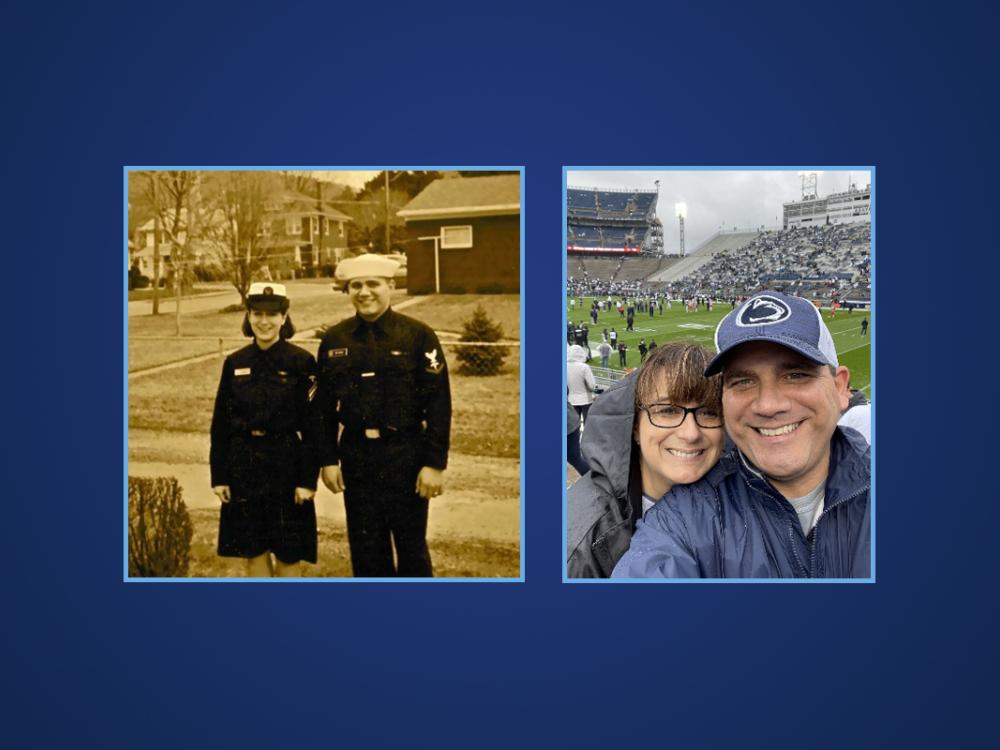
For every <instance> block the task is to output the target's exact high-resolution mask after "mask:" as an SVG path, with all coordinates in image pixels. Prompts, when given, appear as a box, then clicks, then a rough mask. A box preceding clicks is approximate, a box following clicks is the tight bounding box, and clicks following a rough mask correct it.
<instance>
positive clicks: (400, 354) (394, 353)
mask: <svg viewBox="0 0 1000 750" xmlns="http://www.w3.org/2000/svg"><path fill="white" fill-rule="evenodd" d="M389 354H391V355H392V356H393V357H402V356H403V353H402V352H401V351H399V350H398V349H393V350H392V351H391V352H389Z"/></svg>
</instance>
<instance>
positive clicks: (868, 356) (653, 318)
mask: <svg viewBox="0 0 1000 750" xmlns="http://www.w3.org/2000/svg"><path fill="white" fill-rule="evenodd" d="M564 180H565V196H564V197H565V210H566V213H565V225H564V232H565V235H564V237H565V247H566V271H565V273H566V277H565V278H566V285H565V292H566V307H565V311H566V318H565V325H566V352H567V354H566V372H565V382H566V411H565V414H566V463H565V465H564V466H565V468H564V470H565V472H566V474H565V487H566V506H565V511H566V512H565V519H564V530H565V535H566V536H565V543H566V570H565V576H564V580H570V581H579V580H583V579H588V580H595V579H609V578H610V579H617V580H623V581H635V582H639V581H641V582H646V581H670V580H673V581H688V582H696V581H704V580H714V581H760V580H782V581H802V580H813V579H822V580H827V581H832V580H836V581H845V582H846V581H863V582H873V581H874V560H873V555H872V550H873V549H874V546H873V543H872V539H871V527H872V523H871V517H872V511H873V506H874V497H873V496H872V491H871V490H872V481H871V476H872V470H873V467H874V462H873V459H872V455H873V444H872V410H873V401H874V396H873V391H874V388H873V363H872V339H873V338H874V334H875V329H874V314H873V313H874V308H873V305H872V302H873V295H872V291H873V289H872V278H873V269H872V258H873V247H874V232H873V226H874V221H873V218H874V212H873V205H874V203H873V187H874V169H873V168H870V167H859V168H848V167H836V168H830V167H827V168H822V169H820V168H795V169H792V168H757V169H739V168H717V167H707V168H703V169H695V168H689V167H685V168H676V169H669V168H648V169H628V170H626V169H621V170H619V169H612V168H608V169H582V168H581V169H574V168H566V169H565V170H564Z"/></svg>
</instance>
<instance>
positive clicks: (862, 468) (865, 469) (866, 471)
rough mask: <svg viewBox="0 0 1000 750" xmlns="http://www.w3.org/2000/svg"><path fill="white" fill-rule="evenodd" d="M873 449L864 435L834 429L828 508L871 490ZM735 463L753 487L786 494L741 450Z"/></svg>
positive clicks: (825, 502)
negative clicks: (870, 460)
mask: <svg viewBox="0 0 1000 750" xmlns="http://www.w3.org/2000/svg"><path fill="white" fill-rule="evenodd" d="M869 450H870V449H869V447H868V443H867V442H866V441H865V439H864V438H863V437H861V436H860V435H857V434H856V433H852V434H849V432H847V431H844V430H841V429H840V428H839V427H838V428H837V429H835V430H834V432H833V437H831V438H830V470H829V473H828V474H827V476H826V496H825V498H824V501H823V504H824V507H825V508H827V509H829V508H832V507H834V506H836V505H839V504H840V503H842V502H845V501H847V500H850V499H852V498H855V497H857V496H859V495H860V494H861V493H862V492H864V491H866V490H868V489H870V486H871V467H870V465H869V456H870V453H869ZM735 463H736V465H737V467H738V470H739V472H740V474H741V475H742V476H743V477H744V479H746V481H747V483H748V484H749V485H750V486H751V487H753V488H755V489H757V490H761V491H764V492H767V493H768V494H770V495H773V496H775V497H779V498H783V497H784V496H783V495H782V494H781V493H780V492H778V490H776V489H775V488H774V485H772V484H771V482H770V480H768V478H767V477H765V476H764V474H763V472H761V470H760V469H758V468H757V467H756V466H754V465H753V463H752V462H751V461H750V459H748V458H747V457H746V456H745V455H743V451H741V450H739V449H737V450H736V452H735ZM720 464H721V462H720Z"/></svg>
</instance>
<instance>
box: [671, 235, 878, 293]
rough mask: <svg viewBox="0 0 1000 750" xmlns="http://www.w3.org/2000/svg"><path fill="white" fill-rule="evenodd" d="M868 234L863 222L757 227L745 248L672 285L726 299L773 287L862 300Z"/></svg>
mask: <svg viewBox="0 0 1000 750" xmlns="http://www.w3.org/2000/svg"><path fill="white" fill-rule="evenodd" d="M870 237H871V226H870V224H868V223H867V222H865V223H859V224H838V225H832V226H819V227H796V228H791V229H786V230H783V231H771V232H763V233H761V234H760V235H758V236H757V238H756V239H754V240H753V241H752V242H751V243H750V244H749V245H747V246H745V247H742V248H739V249H735V250H729V251H724V252H721V253H719V254H718V255H717V256H716V257H714V258H713V259H712V260H711V261H709V262H708V263H706V264H705V265H704V266H702V267H701V268H699V269H698V270H697V271H696V272H694V273H693V274H690V275H689V276H686V277H684V278H683V279H680V280H679V281H678V282H676V283H675V285H674V286H675V287H676V289H677V291H678V292H679V293H680V294H681V295H682V296H684V297H685V298H687V297H693V296H696V295H704V294H708V295H711V296H713V297H715V298H717V299H728V298H730V297H732V296H733V295H742V294H752V293H753V292H755V291H758V290H760V289H774V290H777V291H785V292H789V293H791V294H796V295H799V296H802V297H810V298H814V299H824V300H831V299H833V300H837V299H853V300H867V299H869V298H870V296H871V255H870Z"/></svg>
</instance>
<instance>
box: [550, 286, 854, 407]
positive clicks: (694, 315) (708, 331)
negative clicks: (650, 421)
mask: <svg viewBox="0 0 1000 750" xmlns="http://www.w3.org/2000/svg"><path fill="white" fill-rule="evenodd" d="M591 299H592V298H589V297H584V299H583V307H582V309H581V306H580V303H579V300H577V304H576V307H575V308H571V307H569V302H568V301H567V310H568V311H569V313H568V314H569V322H571V323H572V324H573V326H574V327H575V326H576V325H577V324H578V323H581V322H583V323H586V324H587V325H589V326H590V348H591V353H592V354H594V355H595V356H594V359H592V360H590V364H591V365H598V366H599V365H600V358H599V357H597V356H596V354H597V345H598V344H599V343H601V334H602V332H603V329H605V328H607V329H608V331H609V332H610V331H611V329H612V328H614V329H615V330H616V331H617V332H618V341H619V342H622V341H624V342H625V344H626V345H627V346H628V355H627V357H626V363H627V365H626V366H627V367H629V368H632V367H638V366H639V349H638V344H639V339H641V338H644V339H646V344H647V345H649V342H650V341H651V340H655V341H656V343H657V344H663V343H665V342H667V341H676V340H679V339H680V340H686V341H696V342H698V343H699V344H702V345H704V346H706V347H708V348H709V349H711V350H713V351H714V350H715V339H714V337H715V326H716V325H718V323H719V321H720V320H722V318H723V317H725V315H726V314H727V313H729V312H731V311H732V306H731V305H728V304H718V305H716V306H715V307H714V308H713V309H712V312H706V311H705V308H704V306H702V307H700V308H699V309H698V312H690V313H689V312H684V306H683V305H682V304H679V303H677V302H674V303H673V304H672V305H671V307H670V309H669V310H668V309H667V308H666V306H664V308H663V315H660V314H659V312H657V313H656V315H654V316H653V317H650V316H649V313H648V312H645V313H638V312H637V313H636V315H635V326H634V328H635V332H632V331H626V330H625V325H626V323H625V317H624V316H619V314H618V311H617V310H613V309H612V310H611V311H609V312H604V313H602V314H600V315H599V316H598V318H597V325H596V326H595V325H593V322H592V321H591V319H590V317H589V312H590V303H591ZM822 313H823V320H824V321H825V322H826V325H827V327H828V328H829V329H830V333H831V335H832V336H833V341H834V343H835V344H836V346H837V358H838V359H839V360H840V364H842V365H845V366H847V368H848V369H850V371H851V387H852V388H858V389H861V390H862V391H864V393H865V395H866V396H869V397H871V341H870V338H871V332H872V331H871V326H870V325H869V328H868V333H867V334H866V335H864V336H862V335H861V321H862V320H863V319H864V318H865V317H866V316H867V317H868V323H869V324H871V323H872V322H873V319H872V314H871V312H870V311H864V310H855V311H854V312H853V313H851V314H848V313H847V312H846V311H845V310H838V311H837V315H836V317H830V311H829V310H823V311H822ZM609 364H610V365H611V367H612V368H613V369H621V368H620V366H619V356H618V352H612V354H611V358H610V359H609Z"/></svg>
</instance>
